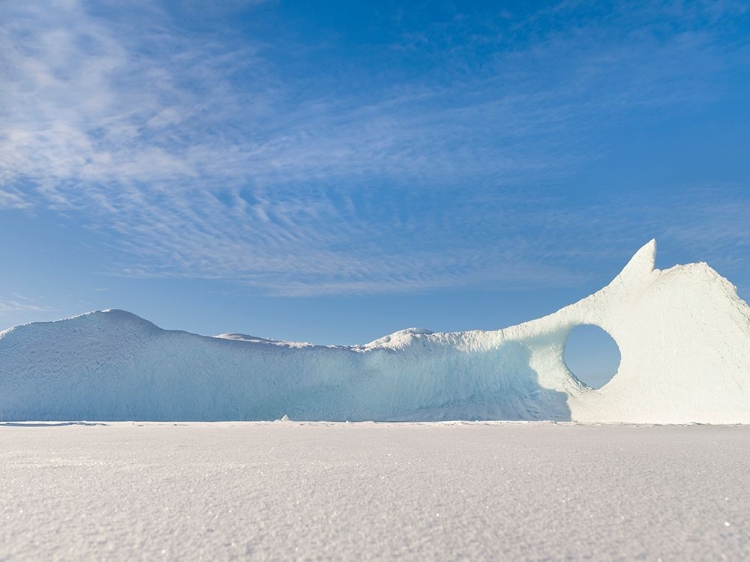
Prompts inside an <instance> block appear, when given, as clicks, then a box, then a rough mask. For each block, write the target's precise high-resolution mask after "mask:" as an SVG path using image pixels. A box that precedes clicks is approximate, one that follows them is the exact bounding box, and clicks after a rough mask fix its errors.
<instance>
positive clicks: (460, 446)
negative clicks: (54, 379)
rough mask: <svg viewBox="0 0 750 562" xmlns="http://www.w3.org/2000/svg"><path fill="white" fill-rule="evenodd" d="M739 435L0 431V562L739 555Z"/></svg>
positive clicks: (118, 426)
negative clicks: (18, 561)
mask: <svg viewBox="0 0 750 562" xmlns="http://www.w3.org/2000/svg"><path fill="white" fill-rule="evenodd" d="M748 442H750V427H747V426H687V427H686V426H661V427H658V426H657V427H645V426H640V427H632V426H619V425H618V426H612V425H609V426H587V425H572V424H552V423H490V424H482V423H480V424H474V423H462V424H442V423H435V424H379V423H378V424H376V423H361V424H360V423H355V424H346V423H335V424H332V423H312V424H301V423H294V422H277V423H273V422H269V423H237V424H230V423H216V424H208V423H199V424H189V425H187V426H185V425H182V424H152V423H146V424H130V423H115V424H107V425H106V426H103V425H95V426H85V425H68V424H61V425H60V426H54V425H53V426H44V425H43V424H28V425H24V424H18V423H16V424H15V425H14V424H0V451H2V463H0V521H1V522H2V524H0V560H8V561H15V560H24V561H25V560H237V559H252V560H295V559H296V560H303V559H304V560H392V559H396V558H401V559H405V560H597V561H607V560H652V561H656V560H663V561H665V562H666V561H679V562H682V561H685V560H741V559H747V558H748V557H750V488H749V487H748V486H747V467H748V466H750V447H748V446H747V444H748Z"/></svg>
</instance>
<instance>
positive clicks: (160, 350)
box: [0, 241, 750, 423]
mask: <svg viewBox="0 0 750 562" xmlns="http://www.w3.org/2000/svg"><path fill="white" fill-rule="evenodd" d="M655 252H656V243H655V242H654V241H651V242H649V243H648V244H646V245H645V246H644V247H643V248H641V249H640V250H639V251H638V253H636V255H635V256H634V257H633V258H632V259H631V261H630V262H629V263H628V265H627V266H626V267H625V269H624V270H623V271H622V272H621V273H620V275H618V276H617V277H616V278H615V279H614V281H612V283H610V284H609V285H608V286H607V287H605V288H604V289H602V290H600V291H598V292H597V293H595V294H593V295H591V296H589V297H587V298H585V299H583V300H581V301H579V302H577V303H575V304H572V305H570V306H567V307H565V308H563V309H562V310H560V311H558V312H556V313H554V314H551V315H549V316H546V317H544V318H540V319H538V320H533V321H531V322H527V323H524V324H520V325H518V326H513V327H510V328H506V329H504V330H498V331H488V332H483V331H469V332H455V333H433V332H429V331H427V330H420V329H409V330H403V331H400V332H396V333H395V334H391V335H389V336H386V337H384V338H380V339H378V340H376V341H374V342H372V343H369V344H366V345H361V346H351V347H347V346H327V347H326V346H317V345H312V344H296V343H289V342H278V341H272V340H264V339H262V338H255V337H252V336H244V335H241V334H224V335H222V336H218V337H214V338H211V337H204V336H198V335H195V334H189V333H186V332H178V331H165V330H161V329H160V328H158V327H156V326H155V325H154V324H151V323H150V322H147V321H145V320H143V319H141V318H139V317H137V316H135V315H133V314H130V313H128V312H124V311H120V310H109V311H103V312H93V313H89V314H84V315H82V316H78V317H76V318H72V319H68V320H63V321H59V322H51V323H35V324H28V325H24V326H19V327H16V328H12V329H10V330H7V331H5V332H2V333H0V416H1V417H2V418H3V419H10V420H24V419H26V420H28V419H42V420H55V419H57V420H63V419H97V420H129V419H136V420H273V419H278V418H281V417H282V416H284V415H289V417H290V418H291V419H297V420H300V419H306V420H352V421H354V420H446V419H467V420H472V419H485V420H486V419H502V420H575V421H582V422H645V423H649V422H653V423H688V422H709V423H750V308H749V307H748V306H747V304H745V302H744V301H742V300H741V299H740V298H739V297H738V296H737V293H736V290H735V288H734V287H733V286H732V285H731V284H730V283H729V282H728V281H727V280H726V279H724V278H722V277H721V276H720V275H719V274H718V273H716V272H715V271H714V270H713V269H711V268H710V267H709V266H708V265H706V264H705V263H698V264H690V265H686V266H675V267H673V268H671V269H667V270H664V271H660V270H658V269H655V268H654V259H655ZM581 324H593V325H596V326H599V327H601V328H602V329H604V330H605V331H606V332H608V333H609V334H610V335H611V336H612V337H613V338H614V339H615V341H616V342H617V344H618V346H619V348H620V352H621V356H622V360H621V363H620V368H619V370H618V373H617V374H616V375H615V376H614V378H613V379H612V380H611V381H610V382H609V383H608V384H606V385H605V386H604V387H602V388H601V389H599V390H595V389H591V388H588V387H587V386H586V385H584V384H583V383H581V382H580V381H578V380H577V379H576V378H575V376H573V375H572V374H571V373H570V371H569V370H568V368H567V367H566V365H565V362H564V360H563V350H564V346H565V341H566V338H567V336H568V334H569V333H570V331H571V330H572V329H573V328H574V327H575V326H578V325H581Z"/></svg>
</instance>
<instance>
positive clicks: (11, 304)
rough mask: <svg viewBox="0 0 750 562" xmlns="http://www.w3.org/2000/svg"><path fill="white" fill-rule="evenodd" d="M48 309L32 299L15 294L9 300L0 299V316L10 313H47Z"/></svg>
mask: <svg viewBox="0 0 750 562" xmlns="http://www.w3.org/2000/svg"><path fill="white" fill-rule="evenodd" d="M49 310H50V309H49V307H47V306H43V305H41V304H39V303H38V302H36V301H35V300H34V299H31V298H28V297H25V296H23V295H19V294H18V293H15V294H14V295H13V296H12V297H11V298H8V299H3V298H0V316H2V315H3V314H6V313H10V312H19V311H24V312H47V311H49Z"/></svg>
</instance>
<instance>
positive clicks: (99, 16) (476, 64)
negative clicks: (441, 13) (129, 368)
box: [0, 0, 741, 294]
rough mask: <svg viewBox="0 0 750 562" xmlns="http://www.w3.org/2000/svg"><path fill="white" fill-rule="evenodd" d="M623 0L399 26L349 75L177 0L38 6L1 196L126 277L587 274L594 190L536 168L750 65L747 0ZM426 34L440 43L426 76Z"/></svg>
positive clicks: (439, 283) (6, 52) (1, 117)
mask: <svg viewBox="0 0 750 562" xmlns="http://www.w3.org/2000/svg"><path fill="white" fill-rule="evenodd" d="M618 6H619V7H618V9H615V10H613V11H612V12H610V13H608V14H606V15H597V14H596V13H593V14H588V15H587V18H588V19H586V21H585V23H586V26H585V27H584V28H581V27H579V26H576V25H572V24H571V19H570V11H571V10H576V9H579V7H580V4H575V3H574V4H569V3H561V4H560V5H558V6H557V7H556V9H555V10H552V11H543V12H534V13H529V14H525V15H523V16H521V17H515V18H513V17H511V16H512V15H507V14H502V13H501V14H499V15H495V16H493V18H485V20H483V21H484V22H485V23H483V26H484V27H477V23H476V21H475V22H470V21H468V22H467V20H466V18H461V17H458V14H457V15H456V17H454V18H452V19H449V20H447V21H445V22H444V23H441V24H429V25H425V26H422V29H421V30H420V31H419V32H418V33H417V32H413V31H404V32H403V33H401V34H400V35H398V36H397V37H396V38H395V39H394V40H393V41H392V42H391V44H389V45H387V46H386V47H385V48H384V50H383V53H386V58H388V57H391V59H392V61H393V64H392V65H391V68H379V69H376V70H375V71H372V72H368V71H367V70H363V69H361V68H357V64H356V61H355V62H352V61H348V62H347V61H343V62H342V65H343V68H344V70H345V71H346V72H345V74H344V75H340V74H337V73H336V72H333V71H329V70H327V69H326V68H325V66H324V65H318V66H315V67H314V68H312V67H311V68H307V69H306V64H307V62H306V61H308V57H310V56H314V55H311V54H310V51H315V50H316V49H323V54H324V55H325V54H326V51H325V47H312V46H310V45H306V44H304V42H301V41H298V42H292V43H289V44H287V43H286V42H284V41H278V40H274V37H273V34H272V33H268V32H266V33H260V32H259V33H257V35H251V36H250V39H248V38H247V37H246V36H245V35H243V34H246V33H247V32H246V30H240V29H235V28H233V27H232V26H231V25H229V24H228V23H227V22H226V21H224V20H221V21H220V23H219V24H217V25H221V26H222V27H221V31H222V32H221V33H217V32H216V29H214V28H211V27H210V26H209V27H201V26H198V25H196V26H186V25H184V24H183V23H181V22H180V21H179V20H178V19H176V18H175V16H174V14H173V13H171V12H170V10H169V9H168V6H164V5H159V4H148V3H143V4H138V5H136V7H135V8H133V7H130V8H128V9H127V10H125V9H122V10H121V11H118V8H117V7H116V6H113V5H109V4H107V3H100V4H99V3H88V2H83V1H76V0H70V1H68V2H41V3H16V4H14V5H12V6H10V7H9V8H8V10H7V11H6V14H5V16H4V18H3V22H2V25H1V28H0V53H1V54H0V59H2V61H1V62H2V65H3V68H5V69H7V77H8V79H7V80H3V81H1V82H0V97H1V98H2V100H3V102H1V103H2V106H0V179H1V180H2V183H0V209H3V208H5V209H16V210H20V209H34V208H51V209H55V210H58V211H60V212H65V213H68V214H69V215H71V216H73V217H75V220H76V221H78V222H81V223H82V224H84V225H85V226H86V227H87V228H89V229H90V230H91V231H92V232H95V233H97V235H98V236H101V237H102V239H104V240H106V242H107V243H111V244H114V245H115V246H116V247H117V248H119V249H121V250H124V251H125V257H121V258H120V262H119V263H116V264H114V265H111V266H108V267H109V268H110V271H111V272H112V273H117V274H121V275H129V276H137V277H200V278H221V279H231V280H236V281H239V282H243V283H248V284H251V285H253V286H256V287H259V288H261V289H262V290H264V291H267V292H271V293H275V294H325V293H338V292H349V293H361V292H383V291H409V290H422V289H435V288H446V287H459V286H466V285H472V284H473V285H486V284H490V285H491V284H504V285H514V284H523V283H529V282H532V283H533V282H536V281H539V280H543V279H546V280H549V279H555V280H556V282H558V283H561V284H565V283H575V282H576V281H577V280H579V277H578V275H579V274H578V273H576V272H574V271H571V270H570V268H565V267H563V266H561V265H560V264H559V262H560V258H561V257H565V256H564V254H565V251H564V250H563V249H561V247H560V244H559V243H558V241H559V238H560V236H561V231H560V230H559V229H560V228H566V229H567V231H563V233H564V235H566V236H568V237H573V238H574V237H575V236H576V232H577V231H576V228H577V227H576V224H575V222H574V220H575V217H579V218H581V219H582V218H583V217H585V216H588V215H590V213H591V211H592V205H593V204H586V205H580V206H579V207H576V206H575V205H573V206H570V205H569V206H568V208H567V209H566V210H565V211H564V212H562V211H561V210H560V209H559V205H560V201H561V200H562V199H564V197H562V198H561V197H555V196H542V195H540V192H539V189H538V187H539V186H540V185H541V186H543V185H545V184H546V183H550V182H555V181H558V180H559V179H560V178H562V177H565V175H566V174H568V173H570V171H571V170H574V169H577V168H579V167H580V166H582V165H584V164H585V163H587V162H590V161H592V160H595V159H596V158H598V157H599V156H600V154H599V153H598V151H597V150H596V149H595V148H592V144H591V142H590V141H591V137H592V135H593V136H594V137H595V136H596V135H598V134H603V133H605V132H606V130H607V127H615V126H616V124H617V123H618V122H622V121H624V120H627V119H629V118H632V116H633V114H635V113H638V112H652V113H654V112H658V111H660V110H661V109H662V108H665V107H666V108H669V107H674V106H675V105H677V104H682V105H684V104H701V103H706V102H707V100H713V99H716V97H717V96H720V94H721V93H720V92H719V91H717V87H716V86H714V85H713V84H712V82H711V81H710V80H707V79H706V78H707V77H711V76H714V75H715V74H716V73H720V72H723V71H725V70H726V66H727V65H731V64H739V63H737V62H736V60H735V59H736V58H737V57H738V56H739V55H737V52H736V51H737V49H738V48H740V47H737V46H736V45H734V44H732V45H728V44H726V43H725V42H723V41H722V38H721V30H720V29H717V28H715V27H712V26H715V25H717V24H716V21H718V20H721V18H727V17H728V15H727V14H733V13H735V12H736V11H737V10H739V9H741V4H734V3H727V4H726V5H725V8H724V10H723V11H720V12H717V11H715V8H716V6H715V5H714V4H711V5H710V6H708V5H707V6H705V7H701V6H693V7H690V8H684V9H681V11H680V12H679V13H675V14H673V15H671V16H669V17H670V18H671V19H670V20H669V21H670V22H671V23H672V24H673V25H676V26H677V27H678V28H679V29H678V30H677V31H676V32H672V33H669V34H661V35H660V34H659V33H657V32H656V31H658V29H656V28H659V27H660V26H661V25H662V24H663V21H662V20H658V18H657V20H658V21H657V22H656V23H653V24H652V23H649V22H651V21H652V19H653V17H654V16H653V14H648V13H644V10H645V9H644V8H639V7H638V6H639V4H638V3H622V4H620V5H618ZM665 6H666V4H665ZM670 6H671V4H670ZM738 6H739V7H738ZM194 11H195V10H194ZM188 12H189V11H188ZM561 14H562V15H561ZM197 15H198V13H197V12H196V14H194V16H195V17H197ZM188 16H189V13H188ZM220 16H221V14H219V15H217V16H216V17H220ZM509 17H510V20H509V21H510V23H508V21H506V20H508V19H509ZM563 17H564V18H567V19H564V20H561V21H563V23H559V22H558V24H555V22H557V19H556V18H563ZM660 17H663V16H660ZM541 20H544V21H545V24H544V25H541V24H540V23H539V22H540V21H541ZM660 21H661V23H660ZM550 22H552V24H550ZM675 22H676V23H675ZM553 24H554V25H553ZM655 30H656V31H655ZM506 36H510V37H511V38H512V39H513V41H512V42H511V43H509V44H507V45H506V44H504V43H503V41H504V37H506ZM485 48H486V49H488V50H489V51H488V52H489V53H490V54H483V53H484V51H483V49H485ZM410 53H412V54H413V53H416V54H417V55H418V56H419V57H421V58H423V59H424V60H426V61H428V64H427V65H426V67H425V68H422V69H421V70H420V72H418V73H417V75H413V72H412V71H411V69H412V67H410V66H408V65H403V64H400V63H399V61H402V60H407V59H408V58H409V57H410V56H412V55H411V54H410ZM328 54H329V55H330V53H328ZM281 61H286V62H287V64H283V63H282V62H281ZM290 61H291V62H290ZM687 61H690V63H691V64H690V65H688V64H686V62H687ZM454 63H455V64H454ZM290 68H291V69H292V70H289V69H290ZM604 123H606V125H604ZM528 225H532V226H531V228H529V226H528ZM534 225H536V226H534ZM553 225H556V226H553ZM556 228H557V229H558V230H555V229H556ZM592 231H593V226H590V227H589V229H588V230H587V231H586V232H587V233H588V234H587V235H589V236H590V235H591V232H592ZM621 234H622V226H620V227H619V230H618V234H613V236H618V235H619V236H621ZM703 234H704V235H705V236H716V235H718V234H717V233H716V232H708V231H704V232H703ZM591 244H593V245H596V244H600V245H602V244H604V238H603V237H602V236H601V235H599V236H598V239H597V240H596V241H594V242H592V243H591Z"/></svg>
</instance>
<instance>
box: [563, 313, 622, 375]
mask: <svg viewBox="0 0 750 562" xmlns="http://www.w3.org/2000/svg"><path fill="white" fill-rule="evenodd" d="M563 356H564V359H565V365H566V366H567V367H568V370H569V371H570V372H571V373H573V374H574V375H575V376H576V378H577V379H578V380H580V381H581V382H583V383H585V384H586V385H588V386H590V387H591V388H601V387H603V386H604V385H605V384H607V383H608V382H609V381H610V380H612V377H614V376H615V374H616V373H617V369H618V368H619V367H620V359H621V356H620V348H619V347H618V346H617V342H615V340H614V339H613V338H612V336H610V335H609V334H608V333H607V332H605V331H604V330H602V329H601V328H600V327H599V326H594V325H592V324H581V325H579V326H576V327H575V328H573V329H572V330H571V331H570V333H569V334H568V338H567V340H566V341H565V351H564V355H563Z"/></svg>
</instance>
